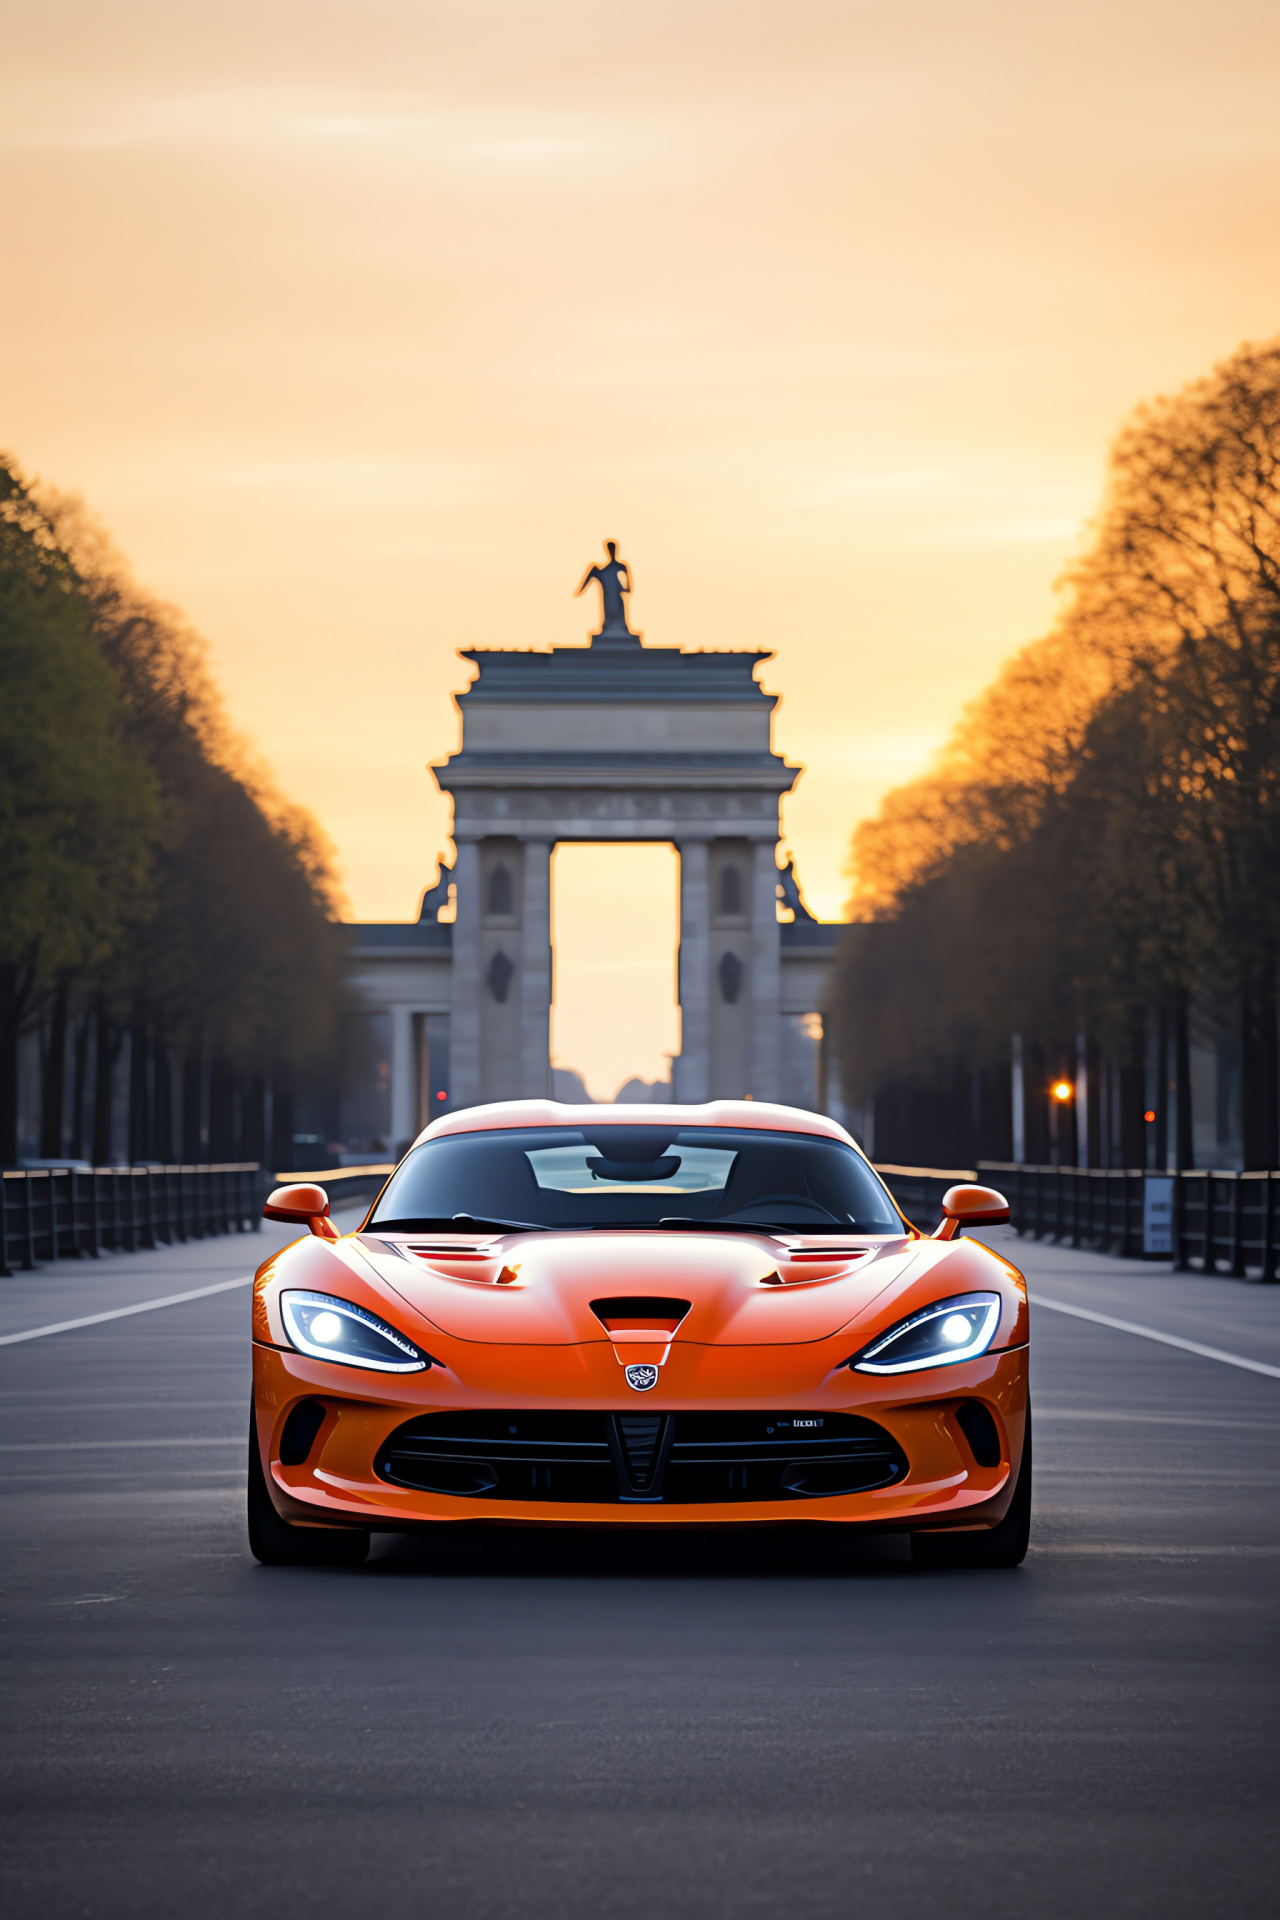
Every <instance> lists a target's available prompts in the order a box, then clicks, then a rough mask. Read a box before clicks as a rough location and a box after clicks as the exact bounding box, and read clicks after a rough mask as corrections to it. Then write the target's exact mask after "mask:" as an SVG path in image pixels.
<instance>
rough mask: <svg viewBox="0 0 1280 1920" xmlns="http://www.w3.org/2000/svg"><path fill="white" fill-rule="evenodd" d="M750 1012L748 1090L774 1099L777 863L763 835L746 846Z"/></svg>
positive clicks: (778, 1009) (778, 1001)
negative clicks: (748, 849) (748, 856)
mask: <svg viewBox="0 0 1280 1920" xmlns="http://www.w3.org/2000/svg"><path fill="white" fill-rule="evenodd" d="M750 1015H751V1033H750V1038H749V1041H748V1047H747V1077H748V1087H747V1091H748V1092H749V1093H750V1095H751V1097H752V1099H753V1100H776V1099H777V1098H778V1055H779V1051H780V1046H781V1041H782V941H781V938H780V936H779V932H778V863H777V860H776V858H775V857H774V849H773V844H772V842H771V841H768V840H757V841H756V843H755V845H754V846H753V847H752V849H751V968H750Z"/></svg>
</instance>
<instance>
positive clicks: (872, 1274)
mask: <svg viewBox="0 0 1280 1920" xmlns="http://www.w3.org/2000/svg"><path fill="white" fill-rule="evenodd" d="M919 1247H920V1242H919V1241H913V1240H908V1239H906V1238H900V1239H899V1238H895V1239H893V1240H889V1241H878V1242H877V1241H871V1242H868V1241H861V1242H859V1241H855V1240H849V1241H848V1242H846V1243H842V1244H841V1245H840V1246H839V1247H832V1246H831V1245H830V1244H827V1245H826V1246H824V1245H822V1243H821V1241H820V1240H819V1239H817V1238H816V1237H811V1238H809V1239H807V1240H806V1239H802V1238H801V1237H800V1236H794V1237H791V1236H788V1238H787V1239H786V1240H785V1241H784V1240H780V1239H778V1238H775V1237H774V1236H773V1235H770V1234H737V1233H733V1234H729V1233H724V1234H721V1233H687V1234H686V1233H679V1232H670V1231H666V1232H661V1233H654V1232H639V1233H637V1232H632V1231H625V1230H623V1231H618V1232H608V1231H601V1230H599V1229H597V1230H594V1231H592V1232H589V1233H587V1232H584V1233H555V1232H544V1233H537V1234H507V1235H504V1236H502V1237H501V1238H500V1239H497V1240H487V1241H486V1240H478V1239H474V1238H473V1239H471V1240H470V1241H462V1240H461V1239H450V1240H447V1241H442V1240H440V1239H439V1238H437V1237H432V1236H427V1235H422V1234H418V1235H412V1234H401V1235H394V1236H392V1235H375V1234H369V1233H364V1234H360V1235H358V1236H354V1237H353V1238H352V1239H349V1240H344V1241H341V1242H339V1243H338V1244H337V1245H336V1246H335V1247H333V1248H332V1252H333V1253H334V1254H335V1255H337V1256H338V1257H339V1258H341V1259H343V1260H345V1261H346V1262H347V1263H348V1264H350V1265H351V1266H353V1267H355V1268H356V1270H357V1271H363V1272H364V1273H365V1274H367V1273H368V1272H369V1270H370V1269H372V1270H373V1272H374V1273H375V1274H376V1276H377V1278H378V1280H379V1281H380V1283H381V1285H382V1287H383V1288H386V1289H389V1290H390V1291H391V1292H393V1293H395V1294H398V1295H399V1296H400V1298H401V1299H403V1300H405V1301H406V1302H407V1303H408V1305H409V1306H410V1307H412V1308H413V1310H414V1312H415V1313H416V1314H418V1315H420V1316H421V1317H422V1318H423V1319H424V1320H426V1321H428V1322H429V1323H430V1324H431V1325H432V1326H434V1327H437V1328H439V1329H440V1331H441V1332H443V1333H446V1334H449V1335H451V1336H452V1337H454V1338H455V1339H458V1340H467V1341H480V1342H486V1343H491V1344H495V1345H502V1346H569V1345H578V1344H581V1343H582V1342H584V1341H601V1342H604V1341H612V1342H613V1344H614V1345H615V1346H618V1347H622V1346H626V1345H628V1343H630V1344H631V1345H633V1346H634V1347H635V1350H636V1357H637V1358H640V1357H647V1353H648V1348H649V1346H651V1345H653V1344H655V1343H657V1344H660V1345H663V1346H665V1345H666V1344H667V1343H668V1342H669V1341H670V1340H672V1339H673V1338H674V1339H675V1340H677V1341H678V1342H680V1343H681V1344H684V1343H695V1344H704V1345H710V1344H715V1345H716V1346H774V1345H793V1344H799V1343H802V1342H805V1341H817V1340H826V1339H829V1338H830V1337H831V1336H832V1335H833V1334H835V1333H837V1332H838V1331H839V1330H840V1328H841V1327H843V1326H844V1325H845V1324H846V1323H847V1322H848V1321H850V1320H853V1319H855V1318H856V1317H857V1316H858V1315H860V1314H862V1313H863V1312H864V1311H865V1310H866V1308H867V1307H868V1305H869V1304H870V1303H871V1301H873V1300H874V1299H875V1298H876V1297H877V1295H879V1294H881V1293H883V1292H884V1290H885V1289H886V1288H887V1287H890V1286H893V1285H895V1284H896V1283H897V1282H899V1281H900V1280H901V1279H902V1277H903V1275H904V1273H905V1271H906V1269H907V1268H908V1267H909V1266H910V1265H911V1264H912V1262H913V1261H914V1260H915V1258H916V1255H917V1253H918V1250H919ZM610 1303H612V1304H610ZM664 1303H671V1304H670V1305H669V1307H667V1309H666V1311H665V1312H664V1310H663V1308H664ZM686 1305H687V1311H684V1310H683V1309H684V1308H685V1307H686ZM646 1307H647V1308H648V1309H649V1311H648V1312H646V1311H644V1309H645V1308H646ZM628 1322H630V1323H631V1324H627V1323H628ZM642 1349H643V1350H644V1354H643V1356H642V1351H641V1350H642Z"/></svg>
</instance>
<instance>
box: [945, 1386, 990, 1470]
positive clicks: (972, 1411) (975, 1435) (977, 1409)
mask: <svg viewBox="0 0 1280 1920" xmlns="http://www.w3.org/2000/svg"><path fill="white" fill-rule="evenodd" d="M956 1424H957V1426H958V1427H959V1428H960V1431H961V1433H962V1434H963V1435H964V1437H965V1439H966V1440H967V1441H968V1442H969V1451H970V1453H971V1454H972V1455H973V1457H974V1459H975V1460H976V1461H977V1463H978V1465H979V1466H980V1467H998V1466H999V1465H1000V1434H999V1432H998V1430H997V1428H996V1423H995V1421H994V1420H993V1419H992V1417H991V1413H990V1410H989V1409H988V1408H986V1407H984V1406H983V1404H982V1402H981V1400H962V1401H961V1403H960V1405H959V1406H958V1407H957V1408H956Z"/></svg>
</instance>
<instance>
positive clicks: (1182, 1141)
mask: <svg viewBox="0 0 1280 1920" xmlns="http://www.w3.org/2000/svg"><path fill="white" fill-rule="evenodd" d="M1173 1077H1174V1080H1175V1081H1176V1083H1177V1088H1178V1124H1177V1130H1176V1137H1175V1139H1174V1147H1173V1163H1174V1165H1175V1166H1176V1167H1194V1165H1195V1163H1196V1155H1195V1145H1194V1140H1195V1136H1194V1134H1193V1132H1192V1120H1193V1117H1194V1116H1193V1114H1192V1110H1191V1021H1190V1016H1189V1011H1188V1006H1187V993H1186V989H1185V988H1183V989H1181V990H1180V991H1179V993H1178V995H1177V998H1176V999H1175V1001H1174V1003H1173Z"/></svg>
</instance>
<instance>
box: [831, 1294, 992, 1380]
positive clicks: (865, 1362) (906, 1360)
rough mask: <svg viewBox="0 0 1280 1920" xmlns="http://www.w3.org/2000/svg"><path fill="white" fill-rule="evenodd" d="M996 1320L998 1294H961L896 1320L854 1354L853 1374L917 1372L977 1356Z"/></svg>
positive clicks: (988, 1340)
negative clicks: (893, 1325) (896, 1322)
mask: <svg viewBox="0 0 1280 1920" xmlns="http://www.w3.org/2000/svg"><path fill="white" fill-rule="evenodd" d="M999 1324H1000V1296H999V1294H998V1293H962V1294H959V1295H957V1297H956V1298H955V1299H954V1300H939V1301H938V1302H937V1303H936V1304H935V1305H934V1306H932V1307H924V1308H922V1310H921V1311H920V1312H919V1313H913V1314H912V1316H911V1318H910V1319H909V1320H900V1321H899V1322H898V1324H897V1326H896V1327H890V1329H889V1331H888V1333H882V1334H880V1335H879V1337H878V1338H877V1339H875V1340H873V1341H872V1343H871V1345H870V1346H869V1347H864V1348H863V1349H862V1351H861V1353H855V1354H854V1356H853V1358H852V1360H850V1361H849V1365H850V1366H851V1367H852V1368H853V1369H854V1371H855V1372H856V1373H921V1372H923V1370H924V1369H925V1368H926V1367H953V1366H954V1365H955V1364H956V1362H957V1360H976V1358H977V1357H978V1355H979V1354H980V1353H985V1352H986V1350H987V1348H988V1347H989V1346H990V1345H991V1342H992V1341H993V1340H994V1339H995V1337H996V1328H997V1327H998V1326H999Z"/></svg>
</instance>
